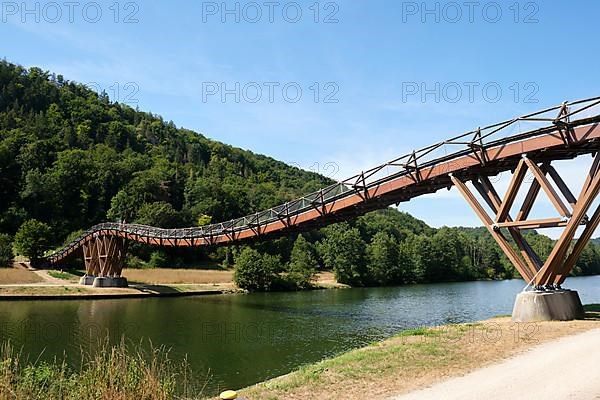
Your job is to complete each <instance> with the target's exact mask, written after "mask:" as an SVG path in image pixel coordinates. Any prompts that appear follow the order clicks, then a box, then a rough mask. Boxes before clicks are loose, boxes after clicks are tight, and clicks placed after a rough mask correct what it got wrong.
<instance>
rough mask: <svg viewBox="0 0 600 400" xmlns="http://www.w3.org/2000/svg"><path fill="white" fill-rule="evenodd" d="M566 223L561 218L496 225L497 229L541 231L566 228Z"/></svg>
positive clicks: (508, 222)
mask: <svg viewBox="0 0 600 400" xmlns="http://www.w3.org/2000/svg"><path fill="white" fill-rule="evenodd" d="M567 224H568V221H565V220H563V219H562V218H544V219H532V220H529V221H507V222H499V223H497V224H496V226H497V227H498V228H509V227H511V228H519V229H543V228H558V227H561V226H567Z"/></svg>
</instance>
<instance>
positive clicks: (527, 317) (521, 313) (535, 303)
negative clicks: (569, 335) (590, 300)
mask: <svg viewBox="0 0 600 400" xmlns="http://www.w3.org/2000/svg"><path fill="white" fill-rule="evenodd" d="M584 315H585V312H584V310H583V305H582V304H581V300H580V299H579V294H578V293H577V292H576V291H574V290H563V289H561V290H552V291H531V292H522V293H519V294H518V295H517V299H516V300H515V306H514V308H513V313H512V320H513V322H538V321H570V320H573V319H581V318H583V317H584Z"/></svg>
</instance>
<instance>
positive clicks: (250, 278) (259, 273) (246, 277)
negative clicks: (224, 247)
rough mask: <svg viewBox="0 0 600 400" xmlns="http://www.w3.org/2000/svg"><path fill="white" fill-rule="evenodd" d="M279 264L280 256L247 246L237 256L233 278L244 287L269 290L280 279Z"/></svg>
mask: <svg viewBox="0 0 600 400" xmlns="http://www.w3.org/2000/svg"><path fill="white" fill-rule="evenodd" d="M279 265H280V260H279V257H276V256H271V255H268V254H260V253H259V252H258V251H256V250H254V249H251V248H249V247H247V248H245V249H244V250H242V252H241V253H240V254H239V255H238V256H237V258H236V264H235V272H234V274H233V280H234V282H235V283H236V285H238V286H239V287H240V288H242V289H246V290H250V291H256V292H264V291H269V290H271V289H273V288H274V287H275V284H276V283H277V281H278V280H279V275H278V274H277V271H278V270H279Z"/></svg>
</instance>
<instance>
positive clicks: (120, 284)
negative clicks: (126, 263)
mask: <svg viewBox="0 0 600 400" xmlns="http://www.w3.org/2000/svg"><path fill="white" fill-rule="evenodd" d="M92 286H93V287H98V288H105V287H116V288H126V287H128V284H127V278H124V277H122V276H118V277H108V276H98V277H96V279H94V283H93V284H92Z"/></svg>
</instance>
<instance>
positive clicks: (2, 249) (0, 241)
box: [0, 233, 13, 268]
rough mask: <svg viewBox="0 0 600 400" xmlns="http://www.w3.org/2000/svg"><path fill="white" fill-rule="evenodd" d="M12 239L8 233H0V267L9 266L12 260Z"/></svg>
mask: <svg viewBox="0 0 600 400" xmlns="http://www.w3.org/2000/svg"><path fill="white" fill-rule="evenodd" d="M12 245H13V244H12V239H11V237H10V235H7V234H5V233H0V268H3V267H9V266H10V264H11V263H12V260H13V250H12Z"/></svg>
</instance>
